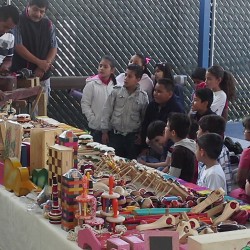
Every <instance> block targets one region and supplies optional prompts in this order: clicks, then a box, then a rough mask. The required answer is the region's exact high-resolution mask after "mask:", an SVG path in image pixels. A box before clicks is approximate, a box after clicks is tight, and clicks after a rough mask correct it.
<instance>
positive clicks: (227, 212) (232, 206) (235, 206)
mask: <svg viewBox="0 0 250 250" xmlns="http://www.w3.org/2000/svg"><path fill="white" fill-rule="evenodd" d="M239 209H240V205H239V203H238V202H237V201H230V202H229V203H227V205H226V206H225V208H224V210H223V213H222V214H221V215H220V216H219V217H217V218H216V219H214V220H213V225H218V224H219V223H220V222H223V221H225V220H227V219H229V218H230V217H231V216H232V214H233V213H234V212H235V211H237V210H239Z"/></svg>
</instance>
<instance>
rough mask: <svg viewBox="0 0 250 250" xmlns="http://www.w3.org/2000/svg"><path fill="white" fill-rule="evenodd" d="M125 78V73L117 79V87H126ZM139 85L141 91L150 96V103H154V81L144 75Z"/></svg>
mask: <svg viewBox="0 0 250 250" xmlns="http://www.w3.org/2000/svg"><path fill="white" fill-rule="evenodd" d="M124 78H125V73H121V74H120V75H118V76H117V77H116V82H117V86H123V85H124ZM139 84H140V86H141V89H142V90H144V91H145V92H146V93H147V94H148V99H149V101H152V99H153V96H152V94H153V88H154V84H153V81H152V79H151V78H150V77H149V76H148V75H147V74H143V75H142V78H141V80H140V81H139Z"/></svg>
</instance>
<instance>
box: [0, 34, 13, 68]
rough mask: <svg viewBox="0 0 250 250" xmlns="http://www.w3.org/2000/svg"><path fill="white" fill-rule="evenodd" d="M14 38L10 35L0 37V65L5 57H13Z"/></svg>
mask: <svg viewBox="0 0 250 250" xmlns="http://www.w3.org/2000/svg"><path fill="white" fill-rule="evenodd" d="M13 52H14V36H13V34H11V33H5V34H3V35H2V36H0V65H1V64H2V63H3V60H4V58H5V57H6V56H13Z"/></svg>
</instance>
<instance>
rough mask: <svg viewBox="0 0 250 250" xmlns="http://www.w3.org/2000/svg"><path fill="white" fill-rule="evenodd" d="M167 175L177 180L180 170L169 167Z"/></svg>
mask: <svg viewBox="0 0 250 250" xmlns="http://www.w3.org/2000/svg"><path fill="white" fill-rule="evenodd" d="M169 174H170V175H172V176H174V177H176V178H179V177H180V175H181V169H180V168H174V167H171V166H170V169H169Z"/></svg>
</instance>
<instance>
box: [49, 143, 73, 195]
mask: <svg viewBox="0 0 250 250" xmlns="http://www.w3.org/2000/svg"><path fill="white" fill-rule="evenodd" d="M48 165H49V181H48V183H49V186H51V185H52V176H53V175H55V176H56V178H57V180H58V193H59V198H61V183H62V175H63V174H65V173H66V172H67V171H68V170H70V169H71V168H72V167H73V149H72V148H68V147H65V146H61V145H57V144H55V145H54V146H50V147H49V160H48Z"/></svg>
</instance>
